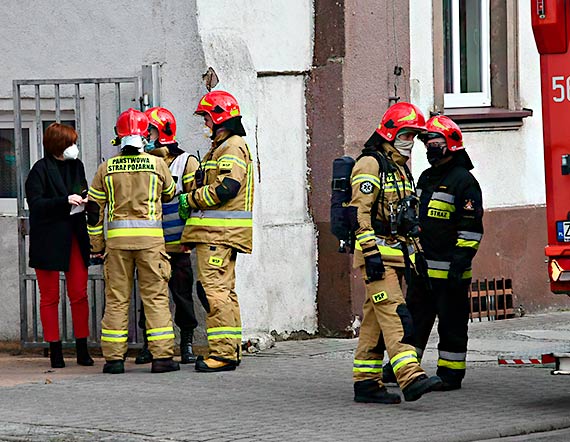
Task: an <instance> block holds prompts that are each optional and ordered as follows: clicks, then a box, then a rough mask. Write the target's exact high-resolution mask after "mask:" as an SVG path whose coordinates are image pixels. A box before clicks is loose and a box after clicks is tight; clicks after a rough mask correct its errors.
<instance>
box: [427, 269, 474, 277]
mask: <svg viewBox="0 0 570 442" xmlns="http://www.w3.org/2000/svg"><path fill="white" fill-rule="evenodd" d="M448 273H449V270H435V269H428V276H429V277H430V278H437V279H447V275H448ZM472 276H473V271H472V270H466V271H465V272H463V274H462V275H461V278H462V279H469V278H471V277H472Z"/></svg>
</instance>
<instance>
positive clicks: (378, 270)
mask: <svg viewBox="0 0 570 442" xmlns="http://www.w3.org/2000/svg"><path fill="white" fill-rule="evenodd" d="M364 265H365V266H366V277H367V278H368V282H373V281H380V280H381V279H384V273H385V272H386V269H385V268H384V263H383V262H382V255H380V253H376V254H375V255H370V256H365V257H364Z"/></svg>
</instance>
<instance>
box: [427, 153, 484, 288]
mask: <svg viewBox="0 0 570 442" xmlns="http://www.w3.org/2000/svg"><path fill="white" fill-rule="evenodd" d="M453 155H454V157H452V159H451V161H449V162H448V163H445V164H443V165H440V166H437V167H430V168H429V169H427V170H425V171H424V172H423V173H422V174H421V176H420V178H419V180H418V195H419V197H420V225H421V227H422V230H421V233H420V243H421V246H422V249H423V251H424V253H425V256H426V258H427V260H428V273H429V275H430V277H432V278H442V279H447V274H448V271H449V269H450V268H452V269H454V270H455V271H461V272H463V278H464V279H467V278H470V277H471V261H472V259H473V257H474V256H475V254H476V253H477V250H478V249H479V244H480V242H481V239H482V238H483V201H482V195H481V188H480V187H479V183H478V182H477V180H476V179H475V177H474V176H473V175H472V174H471V172H469V169H470V168H472V164H471V162H470V160H469V158H468V157H467V155H466V153H461V151H459V152H457V153H454V154H453ZM456 155H458V156H456Z"/></svg>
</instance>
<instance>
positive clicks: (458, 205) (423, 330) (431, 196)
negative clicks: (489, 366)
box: [406, 116, 483, 390]
mask: <svg viewBox="0 0 570 442" xmlns="http://www.w3.org/2000/svg"><path fill="white" fill-rule="evenodd" d="M426 127H427V132H426V133H425V134H422V135H421V136H420V138H421V139H422V141H423V142H424V143H425V145H426V148H427V150H426V153H427V158H428V161H429V163H430V164H431V167H430V168H429V169H427V170H425V171H424V172H423V173H422V174H421V176H420V178H419V180H418V195H419V197H420V224H421V233H420V243H421V246H422V249H423V251H424V254H425V257H426V259H427V275H425V276H424V278H425V277H426V276H427V279H428V282H429V283H427V284H426V281H420V282H419V283H417V284H412V285H411V290H410V291H409V292H408V297H407V298H406V301H407V303H408V306H409V309H410V312H411V313H412V318H413V320H414V325H415V339H414V341H415V342H414V345H415V346H416V349H417V351H418V356H420V357H421V355H422V353H423V351H424V350H425V348H426V345H427V342H428V339H429V335H430V333H431V329H432V327H433V324H434V321H435V318H436V316H437V318H438V327H437V330H438V334H439V345H438V350H439V358H438V361H437V375H438V376H439V377H440V378H441V380H442V381H443V385H442V389H443V390H456V389H458V388H461V382H462V380H463V378H464V376H465V368H466V363H465V360H466V356H467V324H468V321H469V285H470V283H471V261H472V260H473V258H474V257H475V254H476V253H477V250H478V248H479V243H480V242H481V239H482V237H483V219H482V218H483V199H482V193H481V188H480V186H479V183H478V182H477V180H476V179H475V177H474V176H473V175H472V174H471V172H470V170H471V169H473V163H472V162H471V159H470V158H469V155H468V154H467V152H466V151H465V148H464V146H463V136H462V134H461V130H460V129H459V127H458V126H457V124H455V123H454V122H453V120H451V119H450V118H449V117H446V116H435V117H433V118H431V119H430V120H428V122H427V124H426ZM422 282H423V283H422Z"/></svg>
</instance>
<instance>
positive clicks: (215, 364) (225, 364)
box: [195, 356, 237, 373]
mask: <svg viewBox="0 0 570 442" xmlns="http://www.w3.org/2000/svg"><path fill="white" fill-rule="evenodd" d="M236 366H237V363H235V362H229V361H218V360H217V359H213V358H208V359H204V358H203V357H202V356H198V358H197V359H196V365H195V368H196V371H201V372H202V373H215V372H218V371H232V370H235V369H236Z"/></svg>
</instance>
